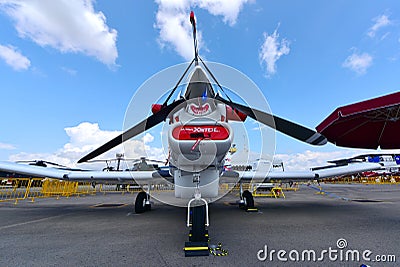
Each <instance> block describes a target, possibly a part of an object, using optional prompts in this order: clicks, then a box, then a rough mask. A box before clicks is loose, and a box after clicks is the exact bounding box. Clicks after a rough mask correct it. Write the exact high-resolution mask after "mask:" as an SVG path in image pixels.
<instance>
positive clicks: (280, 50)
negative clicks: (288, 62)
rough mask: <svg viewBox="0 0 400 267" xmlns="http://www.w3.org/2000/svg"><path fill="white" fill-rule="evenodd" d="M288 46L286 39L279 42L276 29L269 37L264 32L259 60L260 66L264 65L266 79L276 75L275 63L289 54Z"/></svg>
mask: <svg viewBox="0 0 400 267" xmlns="http://www.w3.org/2000/svg"><path fill="white" fill-rule="evenodd" d="M278 27H279V25H278ZM289 44H290V43H289V41H288V40H286V39H281V40H279V34H278V29H275V31H274V32H273V33H272V34H271V35H269V34H268V33H265V32H264V43H263V44H262V46H261V49H260V52H259V58H260V62H261V64H262V65H263V64H265V65H266V68H267V69H266V71H267V77H270V76H271V75H273V74H275V73H276V62H277V61H278V60H279V58H280V57H281V56H283V55H288V54H289V52H290V48H289Z"/></svg>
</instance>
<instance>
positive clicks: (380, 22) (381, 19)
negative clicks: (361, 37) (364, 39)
mask: <svg viewBox="0 0 400 267" xmlns="http://www.w3.org/2000/svg"><path fill="white" fill-rule="evenodd" d="M372 21H373V22H374V25H372V26H371V28H369V29H368V32H367V35H368V36H369V37H371V38H373V37H375V35H376V33H377V32H378V31H379V30H380V29H382V28H384V27H386V26H388V25H390V24H392V21H391V20H390V19H389V16H387V15H380V16H378V17H376V18H373V19H372ZM385 35H386V34H385Z"/></svg>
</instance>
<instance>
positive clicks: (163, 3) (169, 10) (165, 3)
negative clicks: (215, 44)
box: [154, 0, 251, 60]
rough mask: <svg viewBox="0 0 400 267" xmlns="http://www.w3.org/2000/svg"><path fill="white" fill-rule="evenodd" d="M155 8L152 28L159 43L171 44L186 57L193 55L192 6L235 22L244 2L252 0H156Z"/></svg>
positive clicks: (230, 22) (198, 35)
mask: <svg viewBox="0 0 400 267" xmlns="http://www.w3.org/2000/svg"><path fill="white" fill-rule="evenodd" d="M155 2H156V3H157V4H158V10H157V14H156V23H155V25H154V26H155V28H157V29H158V30H159V31H160V36H159V42H160V44H161V46H162V47H163V46H165V45H167V46H172V48H173V49H174V50H175V51H176V52H177V53H178V54H179V55H180V56H182V57H183V58H185V59H186V60H191V59H193V56H194V52H193V40H192V29H191V27H192V26H191V24H190V22H189V12H190V9H191V8H195V7H198V8H202V9H205V10H207V11H208V12H209V13H210V14H212V15H215V16H222V17H223V21H224V23H227V24H229V25H230V26H232V25H234V24H235V23H236V21H237V17H238V15H239V13H240V11H241V10H242V8H243V5H244V4H245V3H247V2H251V0H216V1H213V0H174V1H171V0H156V1H155ZM201 36H202V35H201V31H200V30H198V31H197V39H198V46H199V48H200V47H201V46H202V37H201Z"/></svg>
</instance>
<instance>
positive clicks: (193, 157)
mask: <svg viewBox="0 0 400 267" xmlns="http://www.w3.org/2000/svg"><path fill="white" fill-rule="evenodd" d="M190 22H191V24H192V28H193V39H194V49H195V57H194V59H193V60H192V62H191V63H190V64H189V66H188V67H187V69H186V71H185V72H184V74H183V76H185V75H186V73H187V72H188V70H189V69H190V67H192V65H193V64H194V66H193V67H192V69H191V72H190V73H189V83H188V85H187V86H186V88H185V92H184V95H183V96H182V97H181V98H180V99H177V100H175V101H171V102H170V103H169V100H170V98H171V96H172V94H173V93H174V90H175V89H176V88H177V86H178V84H179V83H180V81H181V80H182V78H183V76H182V77H181V79H180V80H179V82H178V84H177V86H176V87H175V89H174V90H172V92H171V93H170V94H169V96H168V97H167V99H166V100H165V102H164V103H163V104H155V105H153V107H152V111H153V114H152V115H151V116H149V117H147V118H146V119H144V120H143V121H141V122H140V123H138V124H137V125H135V126H133V127H131V128H130V129H128V130H126V131H125V132H123V133H122V134H120V135H119V136H117V137H115V138H114V139H112V140H111V141H109V142H107V143H106V144H104V145H102V146H101V147H99V148H97V149H96V150H94V151H92V152H91V153H89V154H88V155H86V156H84V157H83V158H82V159H80V160H79V161H78V163H81V162H87V161H89V160H91V159H93V158H95V157H97V156H99V155H101V154H103V153H104V152H106V151H108V150H110V149H112V148H114V147H115V146H117V145H119V144H121V143H123V142H124V141H126V140H129V139H131V138H132V137H134V136H137V135H139V134H141V133H143V132H145V131H146V130H149V129H150V128H152V127H154V126H156V125H158V124H160V123H161V122H163V121H166V120H169V129H168V146H169V151H170V157H169V172H168V173H167V174H165V173H164V172H160V171H131V172H129V171H118V172H117V171H114V172H112V171H110V172H102V171H79V170H66V169H57V168H50V167H47V168H45V167H40V166H32V165H26V164H18V163H11V162H0V171H6V172H16V173H22V174H26V175H31V176H40V177H48V178H55V179H60V180H67V181H81V182H91V183H106V182H107V183H116V184H122V183H132V182H133V181H135V182H137V183H138V184H147V185H150V184H153V183H157V182H158V181H160V180H163V178H164V177H165V176H168V177H167V178H169V179H170V180H173V183H174V188H175V189H174V197H175V198H178V199H186V201H188V202H186V203H187V207H188V218H187V226H188V227H191V231H190V233H191V234H190V238H189V240H190V242H187V243H186V245H185V252H186V255H188V256H190V255H201V253H205V254H208V249H207V251H206V252H205V251H204V250H203V251H202V249H201V248H204V247H207V246H208V245H207V236H208V233H207V226H208V225H209V217H208V204H209V203H210V201H213V200H215V199H216V198H218V197H219V184H220V181H222V180H227V181H234V182H239V183H241V182H243V181H250V180H252V179H257V181H261V182H268V181H270V180H271V179H278V180H285V179H288V180H315V179H320V178H325V177H330V176H337V175H344V174H352V173H358V172H362V171H366V170H379V169H381V168H382V164H381V163H375V162H356V163H354V164H347V165H340V166H336V167H335V168H322V169H315V170H306V171H298V172H288V171H285V172H268V170H261V171H224V168H223V166H224V158H225V156H226V155H227V153H228V151H229V149H230V148H231V146H232V143H233V128H232V127H231V122H232V121H234V122H236V123H238V122H244V121H245V120H246V118H247V117H250V118H251V119H253V120H256V121H258V122H261V123H263V124H265V125H267V126H269V127H271V128H273V129H276V130H278V131H280V132H282V133H284V134H286V135H289V136H291V137H293V138H295V139H298V140H300V141H302V142H306V143H308V144H312V145H324V144H325V143H326V142H327V140H326V138H325V137H324V136H322V135H321V134H319V133H317V132H315V131H314V130H311V129H308V128H306V127H304V126H301V125H299V124H296V123H293V122H291V121H288V120H285V119H282V118H280V117H277V116H275V115H272V114H269V113H267V112H264V111H261V110H258V109H255V108H251V107H248V106H245V105H242V104H239V103H235V102H233V101H232V100H231V99H230V98H229V97H228V96H227V99H225V98H224V97H222V96H221V95H220V94H219V92H218V91H219V90H216V89H218V88H215V87H219V89H221V90H222V91H223V88H222V87H221V86H220V85H219V83H218V82H217V80H216V79H215V77H214V75H213V74H212V73H211V72H210V70H209V68H208V67H207V65H206V64H205V63H204V61H203V60H202V59H201V58H200V57H199V56H198V50H197V39H196V22H195V18H194V14H193V12H191V14H190ZM211 80H213V81H214V83H213V84H212V83H211V82H210V81H211ZM150 188H151V187H150V186H147V191H142V192H140V193H138V194H137V196H136V201H135V211H136V212H137V213H142V212H145V211H147V210H150V209H151V204H150V195H151V194H152V192H150ZM238 204H239V206H240V207H242V208H244V209H246V210H248V211H252V210H256V208H255V207H254V199H253V196H252V194H251V193H250V192H249V191H243V190H241V193H240V200H239V201H238ZM199 251H200V252H199ZM191 253H195V254H191ZM196 253H200V254H196ZM205 254H204V255H205Z"/></svg>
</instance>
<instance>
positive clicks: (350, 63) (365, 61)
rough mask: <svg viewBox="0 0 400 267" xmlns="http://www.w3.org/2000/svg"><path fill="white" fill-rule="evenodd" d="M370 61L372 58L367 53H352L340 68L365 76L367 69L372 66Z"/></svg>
mask: <svg viewBox="0 0 400 267" xmlns="http://www.w3.org/2000/svg"><path fill="white" fill-rule="evenodd" d="M372 60H373V59H372V56H370V55H369V54H368V53H362V54H358V53H357V52H354V53H353V54H351V55H350V56H348V57H347V58H346V60H345V61H344V62H343V64H342V66H343V67H345V68H348V69H350V70H352V71H355V72H356V73H357V74H359V75H362V74H365V73H366V71H367V69H368V68H369V67H370V66H371V65H372Z"/></svg>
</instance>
